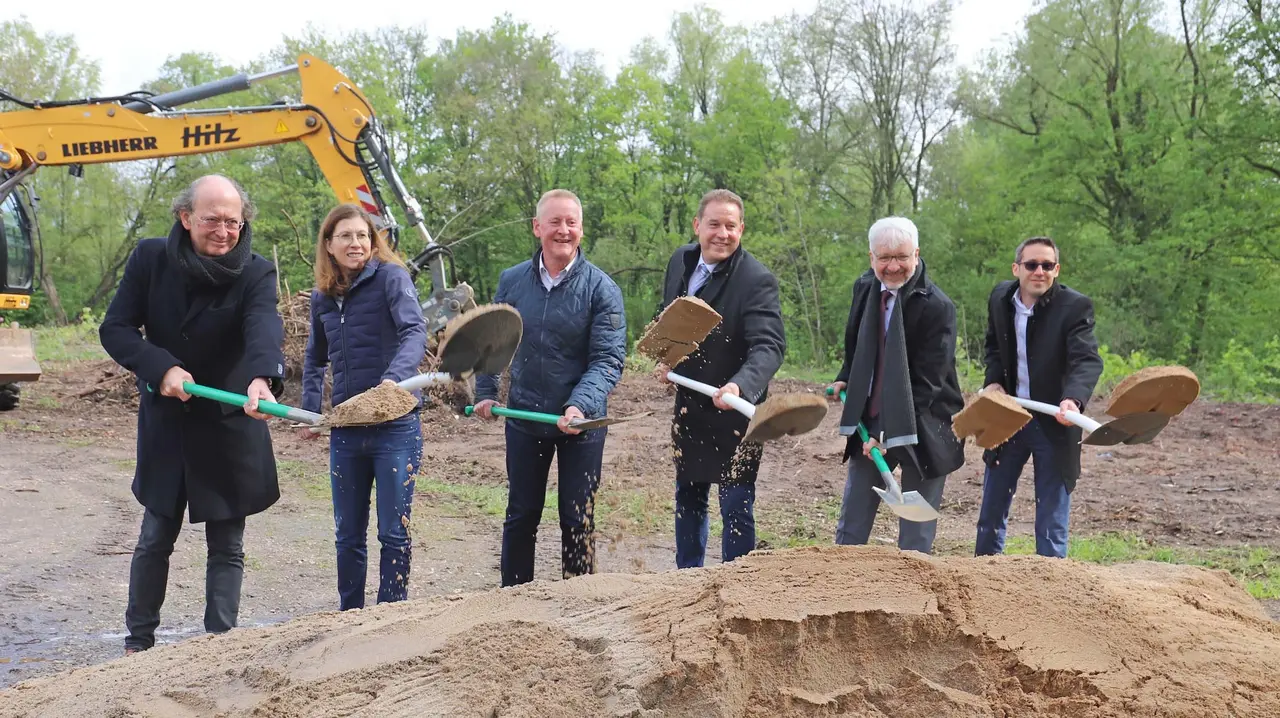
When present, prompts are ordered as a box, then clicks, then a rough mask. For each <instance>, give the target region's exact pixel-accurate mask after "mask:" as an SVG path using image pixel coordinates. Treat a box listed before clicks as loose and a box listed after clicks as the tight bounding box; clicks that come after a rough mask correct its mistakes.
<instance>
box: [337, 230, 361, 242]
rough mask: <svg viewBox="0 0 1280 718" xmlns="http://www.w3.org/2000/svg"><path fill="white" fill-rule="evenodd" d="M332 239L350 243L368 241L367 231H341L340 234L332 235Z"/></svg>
mask: <svg viewBox="0 0 1280 718" xmlns="http://www.w3.org/2000/svg"><path fill="white" fill-rule="evenodd" d="M333 241H335V242H337V243H338V244H351V243H352V242H368V241H369V233H368V232H355V233H352V232H343V233H342V234H335V235H333Z"/></svg>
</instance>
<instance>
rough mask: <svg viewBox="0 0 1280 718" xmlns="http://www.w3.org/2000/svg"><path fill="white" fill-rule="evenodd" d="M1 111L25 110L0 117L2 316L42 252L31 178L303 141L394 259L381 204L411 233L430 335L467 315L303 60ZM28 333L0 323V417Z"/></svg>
mask: <svg viewBox="0 0 1280 718" xmlns="http://www.w3.org/2000/svg"><path fill="white" fill-rule="evenodd" d="M286 75H297V76H298V78H299V79H300V81H301V85H302V94H301V101H298V102H287V101H286V102H279V103H274V104H269V105H258V106H248V107H224V108H200V109H180V108H181V107H182V106H183V105H189V104H191V103H194V102H200V101H202V100H207V99H210V98H213V97H217V96H220V95H225V94H229V93H232V92H239V91H242V90H247V89H249V88H250V87H251V86H253V85H254V84H256V83H261V82H263V81H266V80H269V79H272V78H276V77H281V76H286ZM0 100H4V101H6V102H9V103H12V104H14V105H17V106H19V107H21V108H22V109H19V110H14V111H10V112H0V219H3V222H0V309H8V310H23V309H27V308H28V307H29V306H30V302H31V294H32V292H33V291H34V288H35V278H36V276H37V275H36V271H35V270H36V259H37V257H38V256H39V255H40V252H39V243H38V237H39V227H38V224H37V221H36V208H37V207H38V202H37V201H36V196H35V195H34V193H33V192H32V191H31V189H30V187H29V186H27V185H25V184H24V180H26V179H27V178H29V177H31V175H33V174H34V173H35V172H36V171H37V170H38V169H39V168H41V167H48V166H55V165H62V166H66V167H68V168H69V169H70V171H71V173H72V174H73V175H77V176H78V174H79V173H80V172H81V170H82V167H83V165H86V164H102V163H107V162H126V161H130V160H146V159H155V158H161V157H174V156H182V155H196V154H207V153H211V152H227V151H231V150H236V149H241V148H247V147H262V146H265V145H274V144H280V143H285V142H302V143H303V144H304V145H305V146H306V148H307V149H308V150H309V151H310V153H311V155H312V157H313V158H314V159H315V161H316V163H317V165H319V168H320V170H321V172H322V173H323V174H324V176H325V179H326V180H327V181H328V183H329V185H330V187H331V188H332V189H333V193H334V195H335V196H336V198H337V199H338V201H339V202H350V203H353V204H358V205H360V206H361V207H363V208H364V209H365V210H366V211H368V212H369V213H370V214H371V215H373V217H374V220H375V222H376V223H377V224H378V226H379V231H380V232H381V233H383V235H384V237H385V238H386V239H387V241H388V242H389V243H390V244H391V246H392V247H393V248H396V249H398V248H399V243H400V234H401V230H402V227H401V225H400V224H399V223H398V222H397V220H396V217H395V215H394V214H393V212H392V210H391V208H390V207H389V206H388V205H387V203H386V202H385V201H384V200H383V186H382V183H379V182H378V181H377V179H378V178H379V177H381V179H382V181H383V183H385V187H386V190H388V191H389V192H390V195H391V196H392V197H393V198H394V199H395V202H396V204H397V205H398V207H399V209H400V211H401V212H403V214H404V217H405V223H406V225H407V226H408V228H409V231H411V232H415V233H416V234H417V235H418V236H419V237H420V238H421V239H422V240H423V245H424V248H423V249H422V250H421V251H420V252H418V253H417V254H416V255H415V256H413V257H412V258H406V259H405V264H406V265H407V266H408V268H409V272H410V274H412V275H413V277H414V279H415V281H418V280H419V277H420V276H423V275H425V276H426V277H427V278H428V279H429V283H430V286H429V291H424V292H420V296H422V297H425V298H424V299H423V302H422V310H423V316H424V317H425V319H426V322H427V329H428V336H431V337H434V336H437V334H438V333H439V332H441V331H442V330H443V329H444V326H445V324H446V323H447V322H448V321H449V320H450V319H452V318H453V317H455V316H458V315H459V314H461V313H463V312H466V311H469V310H471V309H474V308H475V306H476V303H475V298H474V292H473V291H472V289H471V287H469V286H468V285H467V284H465V283H458V284H450V282H451V281H452V280H453V277H454V265H453V255H452V253H451V252H450V251H449V249H448V247H445V246H443V245H441V244H438V243H437V242H436V241H435V240H434V239H433V238H432V236H431V233H430V232H429V231H428V230H427V227H426V223H425V220H424V218H423V214H422V207H421V205H420V204H419V203H418V201H417V200H416V199H414V198H413V196H412V195H410V194H409V191H408V189H407V188H406V187H405V185H404V182H403V181H402V180H401V179H400V175H399V174H397V173H396V171H395V168H394V167H393V166H392V164H391V159H390V157H389V155H388V149H387V139H386V134H385V132H384V130H383V128H382V125H381V123H380V122H379V121H378V118H377V117H376V116H375V114H374V111H373V107H372V106H371V105H370V104H369V101H368V99H367V98H366V97H365V95H364V93H362V92H361V91H360V89H359V88H357V87H356V85H355V83H353V82H352V81H351V80H349V79H348V78H347V77H345V76H344V75H343V74H342V73H341V72H339V71H338V70H337V69H336V68H334V67H333V66H331V65H329V64H328V63H326V62H324V61H323V60H321V59H319V58H317V57H314V56H312V55H307V54H303V55H300V56H299V57H298V60H297V62H296V63H295V64H293V65H288V66H286V67H281V68H278V69H274V70H269V71H266V72H261V73H257V74H247V73H241V74H238V75H235V76H233V77H227V78H223V79H219V80H214V81H212V82H207V83H204V84H201V85H197V86H195V87H188V88H184V89H181V90H176V91H174V92H168V93H164V94H159V95H155V94H149V93H145V92H134V93H130V94H128V95H122V96H116V97H99V98H88V99H83V100H69V101H56V102H29V101H24V100H22V99H19V98H16V97H13V96H12V95H9V94H7V93H4V92H3V91H0ZM40 373H41V372H40V367H39V365H38V363H37V362H36V358H35V353H34V344H33V336H32V334H31V332H30V330H28V329H25V328H21V327H17V326H12V325H11V326H6V325H5V324H4V323H3V318H2V317H0V411H3V410H7V409H12V408H13V407H14V406H16V405H17V402H18V395H19V391H18V383H19V382H27V381H37V380H38V379H39V378H40Z"/></svg>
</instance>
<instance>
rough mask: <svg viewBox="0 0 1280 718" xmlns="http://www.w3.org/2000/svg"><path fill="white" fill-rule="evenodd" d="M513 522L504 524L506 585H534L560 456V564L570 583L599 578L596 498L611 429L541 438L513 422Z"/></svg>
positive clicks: (510, 432)
mask: <svg viewBox="0 0 1280 718" xmlns="http://www.w3.org/2000/svg"><path fill="white" fill-rule="evenodd" d="M506 433H507V518H506V521H505V522H503V524H502V585H503V586H515V585H517V584H521V583H528V582H529V581H532V580H533V559H534V547H535V545H536V543H537V540H538V523H539V522H540V521H541V519H542V507H543V506H544V505H545V504H546V500H547V473H548V472H549V471H551V459H552V457H554V456H556V455H557V454H558V455H559V457H560V458H559V464H558V468H559V476H560V502H559V503H560V505H559V509H560V561H561V567H562V573H563V576H564V578H572V577H573V576H581V575H584V574H589V573H595V563H596V562H595V547H596V543H595V541H596V540H595V498H596V489H597V488H599V486H600V469H601V465H602V464H603V462H604V440H605V436H606V435H607V434H608V429H607V428H606V429H595V430H593V431H586V432H583V433H581V434H577V435H572V436H571V435H569V434H564V435H561V436H552V437H538V436H534V435H532V434H528V433H525V432H523V431H521V430H519V429H517V428H515V427H514V426H512V425H511V423H510V422H508V423H507V427H506Z"/></svg>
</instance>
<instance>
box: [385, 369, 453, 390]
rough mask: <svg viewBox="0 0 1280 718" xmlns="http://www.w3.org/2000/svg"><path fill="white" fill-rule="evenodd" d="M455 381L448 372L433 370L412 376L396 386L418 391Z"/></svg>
mask: <svg viewBox="0 0 1280 718" xmlns="http://www.w3.org/2000/svg"><path fill="white" fill-rule="evenodd" d="M451 381H453V377H452V376H450V375H449V373H448V372H443V371H432V372H427V373H425V374H418V375H417V376H411V377H409V378H408V379H405V380H404V381H402V382H400V383H398V384H396V386H398V387H400V388H401V389H404V390H405V391H417V390H418V389H426V388H427V387H429V386H435V385H436V384H448V383H449V382H451Z"/></svg>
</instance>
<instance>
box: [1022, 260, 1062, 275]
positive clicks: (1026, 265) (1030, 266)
mask: <svg viewBox="0 0 1280 718" xmlns="http://www.w3.org/2000/svg"><path fill="white" fill-rule="evenodd" d="M1018 264H1021V265H1022V268H1023V269H1025V270H1027V271H1028V272H1034V271H1036V267H1039V268H1041V269H1043V270H1044V271H1046V272H1052V271H1053V268H1054V267H1056V266H1058V263H1057V262H1036V261H1034V260H1032V261H1027V262H1019V263H1018Z"/></svg>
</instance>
